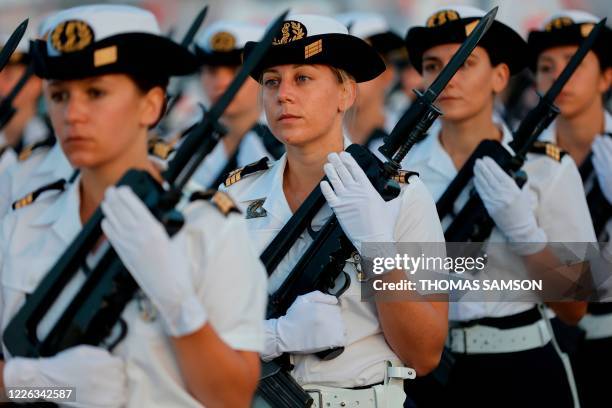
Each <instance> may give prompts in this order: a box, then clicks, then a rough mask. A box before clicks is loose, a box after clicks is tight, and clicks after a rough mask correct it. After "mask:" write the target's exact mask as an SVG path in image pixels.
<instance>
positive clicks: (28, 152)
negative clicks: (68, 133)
mask: <svg viewBox="0 0 612 408" xmlns="http://www.w3.org/2000/svg"><path fill="white" fill-rule="evenodd" d="M53 145H55V137H53V136H49V137H47V138H46V139H44V140H41V141H39V142H36V143H32V144H30V145H27V146H26V147H24V148H23V150H21V153H19V161H26V160H28V159H29V158H30V157H31V156H32V153H34V152H35V151H37V150H40V149H42V148H43V147H53Z"/></svg>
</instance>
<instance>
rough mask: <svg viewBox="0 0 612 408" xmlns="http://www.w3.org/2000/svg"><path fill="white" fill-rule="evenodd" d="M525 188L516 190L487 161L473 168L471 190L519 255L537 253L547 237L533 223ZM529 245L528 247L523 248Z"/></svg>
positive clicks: (505, 176)
mask: <svg viewBox="0 0 612 408" xmlns="http://www.w3.org/2000/svg"><path fill="white" fill-rule="evenodd" d="M527 185H528V184H525V185H524V186H523V188H522V189H521V188H519V186H518V185H517V184H516V182H515V181H514V179H513V178H512V177H510V176H509V175H508V174H506V172H505V171H504V170H502V168H501V167H499V165H498V164H497V163H496V162H495V160H493V159H491V158H490V157H484V158H482V159H477V160H476V163H475V164H474V187H476V191H477V192H478V195H479V196H480V199H481V200H482V202H483V204H484V206H485V208H486V209H487V212H488V213H489V215H490V216H491V218H492V219H493V221H494V222H495V225H496V226H497V227H498V228H499V229H500V230H501V232H502V233H503V234H504V235H506V237H507V238H508V240H509V241H510V242H512V243H516V244H521V245H519V246H514V247H513V248H514V249H515V250H516V251H517V252H520V254H521V255H528V254H530V253H535V252H539V251H540V250H541V249H542V248H543V244H545V243H546V241H547V237H546V233H545V232H544V230H542V228H540V227H539V226H538V224H537V222H536V219H535V215H534V213H533V210H532V209H531V200H530V197H529V189H528V188H527ZM524 244H528V245H524Z"/></svg>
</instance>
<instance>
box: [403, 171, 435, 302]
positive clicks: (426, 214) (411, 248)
mask: <svg viewBox="0 0 612 408" xmlns="http://www.w3.org/2000/svg"><path fill="white" fill-rule="evenodd" d="M401 198H402V200H403V202H402V207H401V210H400V211H401V212H400V216H399V220H398V223H397V224H396V227H395V238H396V242H397V244H396V246H397V249H398V253H399V254H400V255H409V256H411V257H414V258H422V259H423V260H426V259H429V260H430V261H429V262H428V263H426V264H422V266H421V267H419V268H417V271H416V272H414V274H413V275H412V278H416V279H417V280H438V279H446V278H447V272H446V271H445V270H443V269H438V268H439V266H438V265H440V262H441V260H444V259H445V257H446V245H445V240H444V232H443V231H442V226H441V225H440V219H439V217H438V212H437V210H436V205H435V203H434V201H433V198H432V197H431V194H430V193H429V190H428V189H427V188H426V187H425V185H424V184H423V182H421V180H420V179H418V178H417V177H411V178H410V184H409V185H408V186H406V187H405V188H404V189H403V190H402V197H401ZM432 261H433V262H432ZM407 273H408V271H407ZM419 292H421V294H425V293H429V294H432V293H442V292H443V291H437V290H436V291H421V290H419Z"/></svg>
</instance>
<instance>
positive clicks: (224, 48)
mask: <svg viewBox="0 0 612 408" xmlns="http://www.w3.org/2000/svg"><path fill="white" fill-rule="evenodd" d="M235 47H236V37H234V35H233V34H231V33H228V32H227V31H219V32H218V33H215V35H213V36H212V37H211V38H210V48H211V49H212V50H213V51H217V52H229V51H231V50H233V49H234V48H235Z"/></svg>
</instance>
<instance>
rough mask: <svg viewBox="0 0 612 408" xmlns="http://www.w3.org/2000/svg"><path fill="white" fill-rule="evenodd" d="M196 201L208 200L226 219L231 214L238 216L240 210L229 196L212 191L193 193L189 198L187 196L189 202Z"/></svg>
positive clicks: (221, 192)
mask: <svg viewBox="0 0 612 408" xmlns="http://www.w3.org/2000/svg"><path fill="white" fill-rule="evenodd" d="M196 200H210V202H211V203H212V204H213V205H214V206H215V207H217V209H218V210H219V211H221V214H223V215H225V216H226V217H227V215H228V214H229V213H232V212H235V213H238V214H240V209H239V208H238V206H237V205H236V203H234V200H232V198H231V197H230V196H229V194H227V193H225V192H223V191H217V190H213V189H210V190H204V191H195V192H193V193H192V194H191V196H189V201H196Z"/></svg>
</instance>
